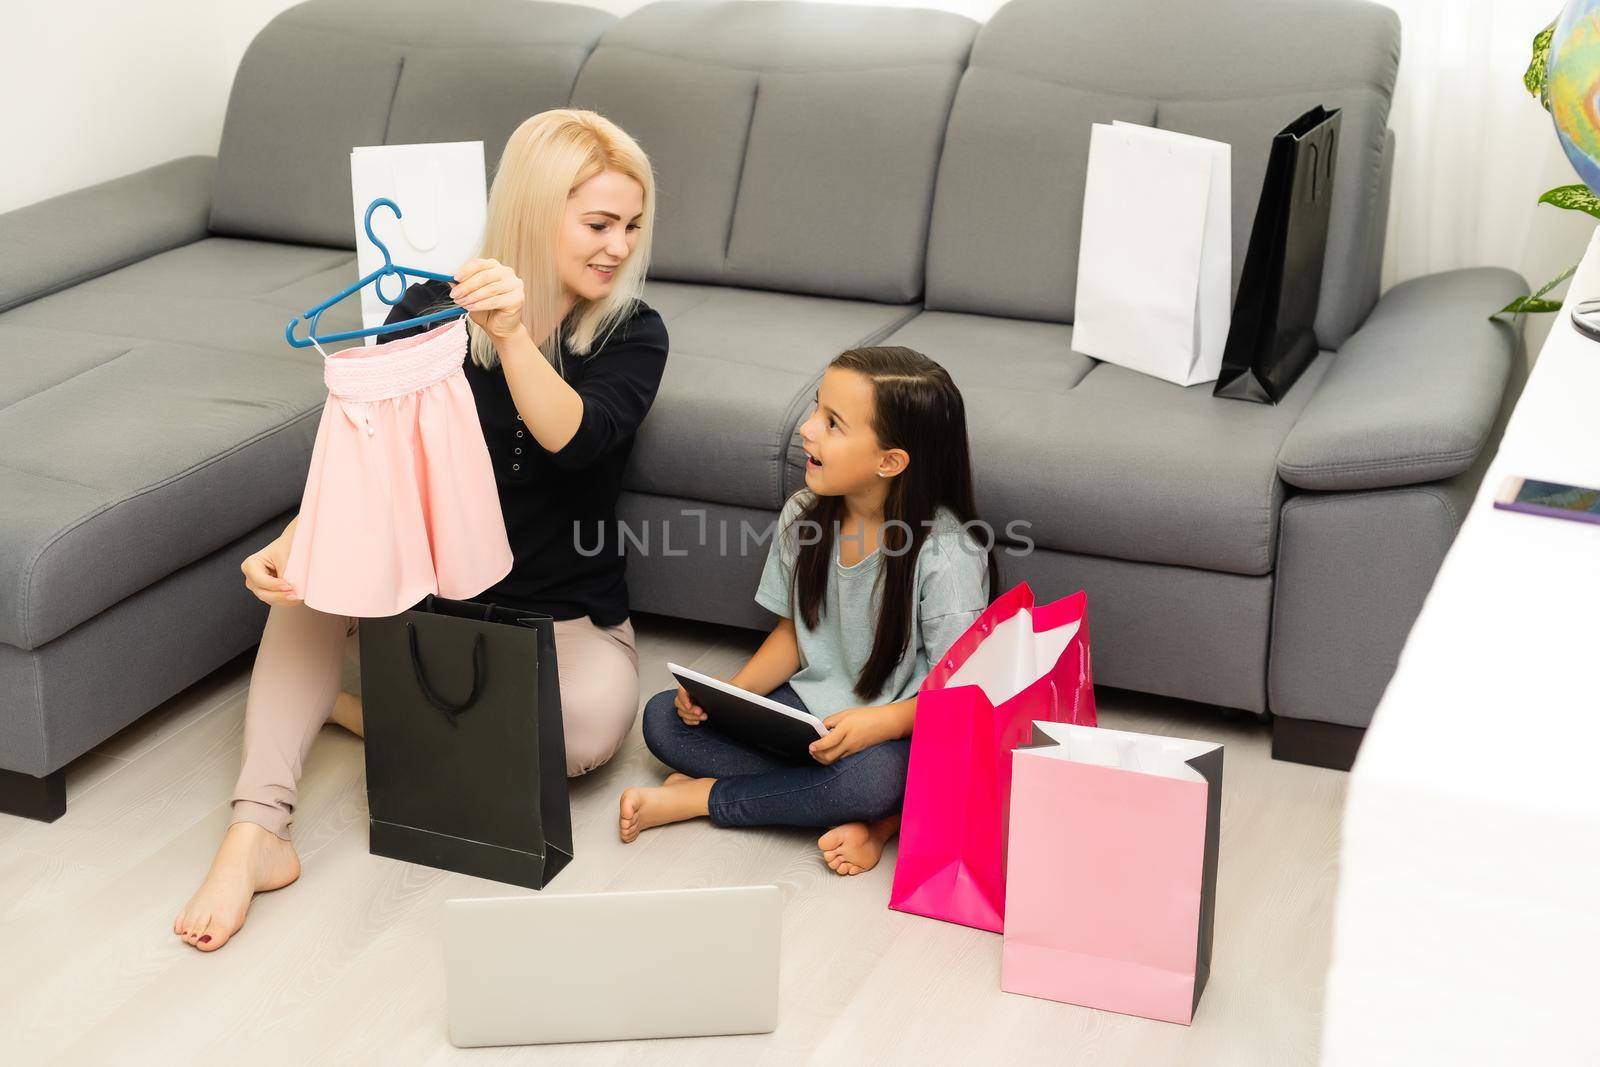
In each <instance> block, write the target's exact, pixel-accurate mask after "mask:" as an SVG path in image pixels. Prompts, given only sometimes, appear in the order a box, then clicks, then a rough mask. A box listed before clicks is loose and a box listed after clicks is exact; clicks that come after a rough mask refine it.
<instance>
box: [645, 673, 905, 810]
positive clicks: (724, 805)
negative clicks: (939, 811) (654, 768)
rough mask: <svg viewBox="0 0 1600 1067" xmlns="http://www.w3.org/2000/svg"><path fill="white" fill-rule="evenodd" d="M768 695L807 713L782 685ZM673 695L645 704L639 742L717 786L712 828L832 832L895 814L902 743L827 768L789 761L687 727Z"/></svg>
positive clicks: (710, 730) (708, 725)
mask: <svg viewBox="0 0 1600 1067" xmlns="http://www.w3.org/2000/svg"><path fill="white" fill-rule="evenodd" d="M767 695H768V698H769V699H771V700H776V701H777V702H778V703H780V704H784V705H787V706H788V707H791V708H794V709H796V710H797V711H804V712H806V713H807V714H810V709H808V708H807V707H806V706H805V703H804V702H803V701H801V699H800V697H799V695H798V694H797V693H795V691H794V690H793V689H792V688H790V687H789V685H788V683H784V684H783V685H781V686H779V687H778V688H777V689H775V690H773V691H772V692H771V693H769V694H767ZM676 696H677V690H676V689H668V690H666V691H664V692H661V693H657V694H656V695H655V696H653V697H651V698H650V700H649V702H648V703H647V704H646V705H645V708H644V741H645V744H646V745H648V746H650V751H651V752H654V753H655V755H656V758H657V759H659V760H660V761H661V762H662V763H665V764H666V765H667V766H669V767H671V768H672V769H673V770H675V771H680V772H682V773H684V774H687V775H689V776H690V777H692V778H715V779H716V780H717V781H716V784H715V785H713V786H712V787H711V800H710V805H709V807H710V812H711V821H712V822H713V823H716V824H717V825H718V826H809V827H832V826H838V825H839V824H840V823H847V822H874V821H876V820H878V819H883V818H886V817H888V816H890V815H893V814H894V813H895V812H897V811H899V810H900V803H901V800H902V799H903V798H904V796H905V791H906V768H907V767H908V766H909V764H910V762H911V741H910V739H909V738H904V739H901V740H897V741H885V742H882V743H881V744H876V745H873V746H871V747H870V748H864V749H862V750H861V751H860V752H857V753H854V754H853V755H849V756H845V757H844V758H843V759H840V760H835V761H834V762H833V763H831V764H828V765H826V766H824V765H823V764H821V763H818V762H816V761H815V760H811V759H807V760H806V761H805V762H803V763H802V762H790V761H788V760H785V759H783V758H782V757H780V756H777V755H775V754H772V753H768V752H765V751H762V750H761V749H756V748H750V747H748V746H746V745H743V744H741V743H739V742H738V741H735V740H733V739H732V738H731V737H728V736H727V735H726V734H722V733H719V732H718V731H717V728H716V725H715V722H714V720H707V721H706V722H703V723H701V724H700V725H699V726H689V725H687V724H686V723H684V721H683V720H682V719H680V718H678V712H677V709H676V708H674V707H673V705H672V702H673V699H674V698H675V697H676Z"/></svg>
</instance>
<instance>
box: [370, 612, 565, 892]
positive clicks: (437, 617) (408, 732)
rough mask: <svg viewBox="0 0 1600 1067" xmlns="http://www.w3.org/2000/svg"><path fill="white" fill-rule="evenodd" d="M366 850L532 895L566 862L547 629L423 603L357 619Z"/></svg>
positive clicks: (538, 622) (557, 692)
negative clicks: (369, 832) (382, 615)
mask: <svg viewBox="0 0 1600 1067" xmlns="http://www.w3.org/2000/svg"><path fill="white" fill-rule="evenodd" d="M361 689H362V706H363V717H364V719H365V726H366V750H367V752H366V758H367V806H368V809H369V812H370V815H371V820H372V838H371V844H370V846H369V847H370V848H371V851H372V853H373V855H376V856H388V857H390V858H392V859H398V860H405V861H407V862H409V863H420V864H424V865H426V866H429V867H439V868H442V869H444V870H447V871H458V872H460V873H462V874H471V875H476V876H478V877H480V878H491V879H494V880H495V881H497V882H508V883H510V884H512V885H520V886H526V887H527V888H529V889H540V888H543V887H544V885H545V884H546V883H547V882H549V881H550V879H552V878H554V877H555V876H556V874H557V873H558V872H559V871H560V870H561V869H562V868H563V867H565V866H566V865H567V864H568V863H569V862H570V861H571V860H572V812H571V808H570V806H569V804H568V798H567V753H566V742H565V739H564V738H563V736H562V730H561V688H560V684H559V679H558V677H557V675H556V640H555V626H554V624H553V623H552V622H551V620H550V618H549V617H548V616H545V615H538V614H534V613H531V612H525V611H516V610H512V609H509V608H502V607H496V606H494V605H490V604H480V603H477V602H475V601H466V600H445V599H443V598H441V597H432V596H430V597H428V598H427V599H426V600H424V601H423V602H422V603H420V604H418V605H417V606H416V607H414V608H412V609H411V610H410V611H407V612H405V613H403V614H400V615H395V616H392V617H390V618H382V619H363V620H361Z"/></svg>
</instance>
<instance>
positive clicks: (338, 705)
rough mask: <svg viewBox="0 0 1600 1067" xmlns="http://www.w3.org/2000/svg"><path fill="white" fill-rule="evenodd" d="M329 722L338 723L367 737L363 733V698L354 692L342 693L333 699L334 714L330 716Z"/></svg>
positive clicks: (358, 735) (356, 733)
mask: <svg viewBox="0 0 1600 1067" xmlns="http://www.w3.org/2000/svg"><path fill="white" fill-rule="evenodd" d="M328 721H329V722H334V723H338V724H339V725H340V726H343V727H344V728H345V729H346V730H349V731H350V732H351V733H353V734H355V735H356V736H357V737H365V736H366V735H365V734H364V733H362V721H361V698H360V697H358V696H356V695H355V694H354V693H340V694H339V695H338V696H337V697H335V698H334V701H333V714H332V715H329V716H328Z"/></svg>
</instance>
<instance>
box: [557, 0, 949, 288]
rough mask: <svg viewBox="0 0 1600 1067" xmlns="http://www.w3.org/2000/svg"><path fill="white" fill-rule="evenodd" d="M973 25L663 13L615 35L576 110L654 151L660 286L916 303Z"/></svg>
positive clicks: (893, 16) (675, 2)
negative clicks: (710, 285)
mask: <svg viewBox="0 0 1600 1067" xmlns="http://www.w3.org/2000/svg"><path fill="white" fill-rule="evenodd" d="M976 29H977V24H976V23H974V22H972V21H971V20H970V19H966V18H963V17H961V16H958V15H953V14H949V13H946V12H938V11H919V10H900V9H891V8H883V7H870V6H868V7H851V6H845V5H839V4H823V3H796V2H779V3H755V2H750V0H737V2H732V3H703V2H680V0H665V2H660V3H654V4H649V5H647V6H645V7H643V8H641V9H639V10H638V11H635V12H634V13H632V14H630V15H628V16H627V17H625V18H623V19H621V20H620V21H618V22H617V23H616V24H615V25H614V26H612V27H611V28H610V29H608V30H607V31H606V32H605V35H604V36H603V37H602V38H601V39H600V43H599V45H598V46H597V47H596V49H595V52H594V54H593V55H592V56H591V57H590V59H589V61H588V62H587V63H586V64H585V65H584V68H583V72H582V74H581V75H580V76H579V78H578V83H577V86H576V88H575V89H574V92H573V104H574V105H575V106H578V107H588V108H593V109H595V110H598V111H601V112H603V113H605V114H606V115H607V116H609V117H610V118H612V119H614V120H615V121H616V122H618V123H619V124H621V125H622V127H623V128H624V129H626V130H627V131H628V132H629V133H631V134H632V135H633V136H634V137H636V138H637V139H638V140H639V143H640V144H641V145H642V146H643V147H644V149H645V151H646V152H648V153H649V154H650V159H651V162H652V164H653V165H654V167H655V170H656V175H657V185H658V190H659V202H658V205H657V214H656V225H657V232H656V237H655V242H654V253H653V256H654V262H653V264H652V274H653V276H655V277H658V278H662V279H667V280H673V281H688V282H721V283H722V284H725V285H739V286H752V287H757V288H772V289H784V290H789V291H792V292H802V293H816V294H821V295H824V296H837V297H846V298H852V299H866V300H881V301H886V302H890V303H905V302H908V301H911V300H915V299H916V298H917V297H918V296H919V295H920V294H921V291H922V268H923V260H924V255H925V252H926V246H927V227H928V214H929V211H930V207H931V203H932V197H933V181H934V174H935V171H936V170H937V166H938V158H939V144H940V142H941V140H942V139H943V137H944V129H945V122H946V119H947V117H948V114H949V107H950V100H951V97H952V96H953V94H954V92H955V87H956V83H957V81H958V80H959V78H960V75H961V70H962V67H963V65H964V64H965V61H966V56H967V50H968V48H969V47H970V44H971V41H972V36H973V34H974V32H975V31H976Z"/></svg>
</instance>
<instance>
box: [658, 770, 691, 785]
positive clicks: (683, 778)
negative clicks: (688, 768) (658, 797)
mask: <svg viewBox="0 0 1600 1067" xmlns="http://www.w3.org/2000/svg"><path fill="white" fill-rule="evenodd" d="M692 781H694V779H693V778H690V777H689V776H688V775H687V774H679V773H678V772H677V771H673V772H672V773H671V774H669V775H667V777H666V780H665V781H663V782H662V783H661V784H662V785H677V784H678V783H679V782H692Z"/></svg>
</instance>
